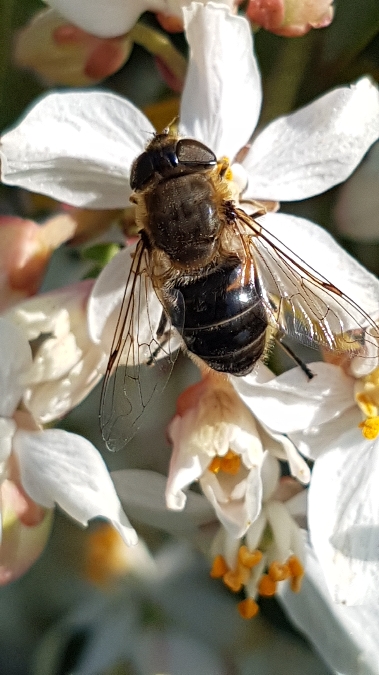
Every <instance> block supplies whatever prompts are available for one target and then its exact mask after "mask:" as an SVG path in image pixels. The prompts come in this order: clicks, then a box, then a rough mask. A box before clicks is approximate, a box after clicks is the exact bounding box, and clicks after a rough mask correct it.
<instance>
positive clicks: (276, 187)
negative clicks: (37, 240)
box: [1, 3, 379, 237]
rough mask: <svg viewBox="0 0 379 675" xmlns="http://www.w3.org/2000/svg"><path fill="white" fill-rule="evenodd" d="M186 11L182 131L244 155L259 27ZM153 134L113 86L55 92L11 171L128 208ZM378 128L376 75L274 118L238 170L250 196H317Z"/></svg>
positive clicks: (72, 198)
mask: <svg viewBox="0 0 379 675" xmlns="http://www.w3.org/2000/svg"><path fill="white" fill-rule="evenodd" d="M183 12H184V19H185V27H186V35H187V39H188V42H189V45H190V62H189V68H188V74H187V79H186V84H185V88H184V92H183V96H182V102H181V112H180V125H179V132H180V134H181V135H185V136H192V137H194V138H197V139H198V140H200V141H203V142H204V143H206V144H207V145H209V147H210V148H212V150H213V151H214V152H215V154H216V155H217V156H218V157H221V156H223V155H226V156H228V157H230V158H231V159H233V158H234V157H235V156H236V154H237V153H238V151H239V150H240V149H241V148H242V147H243V146H244V145H245V144H246V143H247V142H248V141H249V139H250V137H251V135H252V133H253V132H254V129H255V126H256V124H257V121H258V117H259V111H260V106H261V85H260V77H259V71H258V66H257V62H256V60H255V57H254V54H253V51H252V39H251V33H250V28H249V24H248V22H247V21H246V20H245V19H243V18H241V17H238V16H233V15H231V14H230V11H229V9H228V8H227V7H226V6H225V5H216V4H214V3H209V4H207V5H205V6H203V5H201V4H199V3H193V4H192V5H191V6H190V7H186V8H184V9H183ZM236 97H238V106H236V104H235V101H236ZM153 132H154V129H153V128H152V126H151V124H150V122H149V121H148V120H147V119H146V117H145V116H144V115H143V114H142V113H141V112H140V111H139V110H137V109H136V108H135V107H134V106H133V105H132V104H131V103H129V102H128V101H125V100H123V99H121V98H119V97H117V96H114V95H113V94H107V93H103V92H79V93H78V92H77V93H61V94H50V95H48V96H46V97H44V98H43V99H42V100H41V101H40V102H39V103H38V104H37V105H36V106H35V107H34V108H33V109H32V110H31V111H30V112H29V113H28V115H27V116H26V117H25V119H24V120H23V121H22V122H21V124H20V125H19V126H18V127H16V128H15V129H14V130H13V131H10V132H8V133H7V134H5V135H4V137H3V138H2V146H1V151H2V177H3V180H4V182H6V183H9V184H13V185H20V186H22V187H25V188H27V189H30V190H34V191H38V192H43V193H44V194H49V195H50V196H53V197H55V198H56V199H59V200H61V201H65V202H67V203H71V204H75V205H77V206H84V207H92V208H118V207H124V206H126V205H127V202H128V198H129V196H130V187H129V176H130V167H131V163H132V161H133V160H134V159H135V157H136V156H137V155H138V154H140V153H141V152H142V150H143V149H144V147H145V145H146V143H147V141H148V140H149V139H150V138H151V134H152V133H153ZM378 135H379V93H378V89H377V87H375V86H374V85H373V84H372V83H371V82H370V81H369V80H368V79H367V78H364V79H362V80H360V81H359V82H358V83H357V84H356V85H352V86H350V87H340V88H338V89H335V90H334V91H332V92H330V93H328V94H326V95H325V96H322V97H321V98H319V99H318V100H316V101H315V102H314V103H312V104H310V105H308V106H306V107H305V108H302V109H301V110H299V111H298V112H296V113H293V114H291V115H288V116H285V117H282V118H280V119H278V120H276V121H274V122H272V123H271V124H270V125H269V126H268V127H267V128H266V129H265V130H264V131H263V132H262V133H261V134H259V135H258V137H257V138H256V139H255V141H254V143H253V145H252V147H251V148H250V150H249V151H248V153H247V155H246V157H245V159H244V160H243V162H242V164H241V165H238V166H236V165H235V166H234V167H232V168H233V171H234V173H235V175H236V179H237V178H238V181H239V182H240V185H241V186H242V187H245V184H246V183H247V187H246V190H245V192H244V195H243V197H244V198H246V199H250V198H253V199H262V200H271V201H272V200H273V201H278V200H283V199H284V200H294V199H305V198H307V197H310V196H312V195H315V194H318V193H320V192H323V191H324V190H327V189H329V188H331V187H332V186H333V185H336V184H337V183H339V182H341V181H343V180H345V179H346V178H347V177H348V176H349V174H350V173H351V172H352V171H353V170H354V168H355V167H356V166H357V164H358V163H359V162H360V160H361V159H362V157H363V155H364V154H365V153H366V151H367V149H368V148H369V147H370V145H371V144H372V143H373V142H374V141H375V140H376V139H377V138H378ZM273 217H274V216H273ZM282 217H283V218H284V219H285V218H286V217H285V216H282ZM265 225H267V226H268V227H270V223H269V222H268V221H267V220H266V221H265ZM284 225H285V222H284V221H283V224H282V227H283V237H285V231H284V230H285V228H284Z"/></svg>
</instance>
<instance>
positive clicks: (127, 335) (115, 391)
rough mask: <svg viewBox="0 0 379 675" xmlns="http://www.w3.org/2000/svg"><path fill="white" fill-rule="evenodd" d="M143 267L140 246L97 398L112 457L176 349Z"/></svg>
mask: <svg viewBox="0 0 379 675" xmlns="http://www.w3.org/2000/svg"><path fill="white" fill-rule="evenodd" d="M147 263H148V260H147V253H146V250H145V247H144V244H143V242H142V240H140V241H139V242H138V244H137V247H136V251H135V254H134V258H133V262H132V266H131V269H130V272H129V277H128V279H127V282H126V287H125V293H124V297H123V301H122V304H121V309H120V314H119V317H118V321H117V324H116V330H115V334H114V338H113V342H112V348H111V355H110V358H109V362H108V366H107V370H106V374H105V377H104V381H103V387H102V392H101V403H100V425H101V431H102V435H103V438H104V441H105V443H106V444H107V447H108V448H109V449H110V450H112V451H116V450H120V449H121V448H123V447H124V446H125V445H126V443H127V442H128V441H129V440H130V439H131V438H132V437H133V436H134V434H135V432H136V431H137V429H138V427H139V425H140V422H141V417H142V415H143V413H144V411H145V409H146V407H147V406H148V405H149V403H150V402H151V400H152V399H153V397H154V396H155V395H157V394H158V393H160V392H162V390H163V389H164V387H165V385H166V382H167V380H168V378H169V376H170V373H171V370H172V367H173V365H174V362H175V359H176V356H177V349H178V347H179V345H180V340H179V338H178V337H177V336H176V335H175V334H174V332H173V330H172V328H171V325H170V323H169V321H168V320H167V319H166V317H165V314H164V313H163V308H162V305H161V303H160V302H159V300H158V298H157V296H156V294H155V291H154V288H153V284H152V281H151V279H150V277H149V275H148V272H147V270H148V267H147Z"/></svg>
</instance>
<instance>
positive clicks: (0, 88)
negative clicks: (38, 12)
mask: <svg viewBox="0 0 379 675" xmlns="http://www.w3.org/2000/svg"><path fill="white" fill-rule="evenodd" d="M13 10H14V0H0V17H1V34H2V35H1V39H0V107H2V106H4V105H5V96H4V94H5V78H6V76H7V72H8V65H9V60H10V55H11V47H12V39H13Z"/></svg>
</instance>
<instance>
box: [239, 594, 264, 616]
mask: <svg viewBox="0 0 379 675" xmlns="http://www.w3.org/2000/svg"><path fill="white" fill-rule="evenodd" d="M237 609H238V611H239V613H240V615H241V616H242V618H243V619H252V618H253V617H254V616H256V615H257V614H258V611H259V606H258V605H257V603H256V602H255V600H253V598H246V599H245V600H242V601H241V602H239V603H238V605H237Z"/></svg>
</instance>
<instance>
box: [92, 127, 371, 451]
mask: <svg viewBox="0 0 379 675" xmlns="http://www.w3.org/2000/svg"><path fill="white" fill-rule="evenodd" d="M227 171H228V164H227V163H226V162H225V161H221V162H218V161H217V158H216V156H215V155H214V153H213V152H212V151H211V150H210V149H209V148H207V147H206V146H205V145H203V144H202V143H200V142H198V141H196V140H193V139H189V138H179V137H178V136H176V135H175V134H171V133H163V134H158V135H156V136H155V137H154V138H153V140H152V141H151V142H150V143H149V145H148V146H147V148H146V150H145V152H144V153H142V154H141V155H140V156H139V157H137V159H136V160H135V161H134V163H133V166H132V171H131V179H130V183H131V187H132V189H133V190H134V192H133V195H132V198H131V201H132V202H134V203H135V206H136V222H137V224H138V226H139V231H140V240H139V242H138V244H137V247H136V251H135V255H134V259H133V263H132V268H131V271H130V275H129V279H128V282H127V286H126V292H125V297H124V302H123V305H122V308H121V313H120V317H119V321H118V325H117V329H116V334H115V337H114V341H113V347H112V354H111V358H110V362H109V366H108V370H107V374H106V377H105V381H104V386H103V392H102V428H103V436H104V438H105V440H106V442H107V444H108V446H109V447H111V449H117V448H118V447H122V446H123V445H125V442H126V441H127V437H128V432H127V431H126V427H127V425H129V427H130V435H132V434H133V424H129V421H130V420H131V421H132V422H135V421H136V420H137V419H139V418H140V416H141V414H142V412H143V410H144V408H145V407H146V404H147V403H148V402H149V400H150V399H151V397H152V395H153V393H154V391H155V390H156V389H157V388H158V389H161V388H162V387H163V384H164V382H165V378H164V379H163V380H162V381H161V382H159V383H158V384H157V382H154V383H153V380H152V377H151V376H150V374H149V375H146V373H145V374H144V375H143V373H142V366H141V361H145V362H149V363H152V362H154V361H155V360H156V356H157V354H158V353H159V352H163V353H165V354H166V355H167V356H168V361H169V362H170V363H171V365H172V363H173V360H174V359H173V358H172V353H171V350H170V336H171V335H172V328H174V329H176V331H177V333H178V334H179V335H180V337H181V340H182V344H183V343H184V346H185V347H186V349H187V350H188V352H189V353H190V354H192V355H194V357H195V359H196V358H199V359H201V361H202V362H203V363H205V364H206V365H207V366H209V367H210V368H212V369H214V370H217V371H221V372H224V373H228V374H233V375H238V376H241V375H245V374H247V373H249V372H250V371H251V370H252V369H253V367H254V365H255V364H256V363H257V361H258V360H259V359H260V358H261V357H262V355H264V352H265V349H266V346H267V343H268V342H269V340H270V337H271V336H272V334H273V333H280V334H283V333H284V334H290V335H292V336H294V337H296V338H297V339H298V340H300V341H301V342H303V343H305V344H309V345H311V346H315V345H316V346H319V345H321V346H324V347H326V348H328V349H333V350H335V349H337V350H339V351H359V350H363V349H365V347H366V342H367V339H366V338H367V337H369V340H368V341H369V342H370V339H371V346H373V347H374V351H375V353H376V354H377V351H378V347H377V337H378V336H377V329H376V326H375V324H374V323H373V321H372V320H371V319H370V318H369V317H368V316H367V315H366V314H365V313H364V312H363V311H362V310H360V308H359V307H358V306H357V305H356V304H355V303H354V302H353V301H352V300H350V299H349V298H347V297H346V296H345V295H344V294H343V293H342V292H341V291H340V290H338V289H337V288H336V287H335V286H333V284H331V283H330V282H329V281H327V280H326V279H324V278H323V277H322V276H321V275H319V274H318V273H317V272H316V271H315V270H313V269H312V268H311V267H310V266H308V265H307V264H306V263H305V262H304V261H303V260H302V259H300V258H299V257H298V256H296V255H295V254H294V253H292V252H291V251H290V250H289V249H287V248H286V247H285V246H284V245H283V244H282V243H281V242H280V241H278V240H277V239H276V238H275V237H274V236H273V235H271V234H270V233H269V232H268V231H266V230H265V229H264V228H263V227H262V225H261V224H260V223H258V222H257V221H256V220H255V219H254V218H252V217H251V216H249V215H247V214H246V213H245V211H243V210H242V209H240V208H237V207H236V206H235V203H234V201H233V198H232V193H231V190H230V187H229V185H230V183H229V181H228V180H227V177H226V176H227ZM257 211H258V210H257ZM263 213H264V210H261V211H260V212H259V211H258V212H257V213H256V214H255V216H256V217H257V216H259V215H262V214H263ZM154 292H155V294H156V296H157V297H158V299H159V301H160V306H161V312H163V321H162V320H160V321H159V322H158V323H157V321H156V318H154V317H153V312H152V310H151V303H150V300H149V298H151V294H153V295H154ZM142 324H143V325H144V326H145V327H146V325H148V326H149V327H150V329H151V330H150V331H148V332H149V334H150V337H149V338H148V339H147V340H146V337H145V338H144V340H143V341H142V340H141V339H140V338H139V327H140V326H141V325H142ZM368 327H369V328H370V334H369V333H368V330H367V329H368ZM373 333H375V336H374V337H372V335H373ZM120 365H125V366H126V365H127V366H128V369H121V368H118V366H120ZM150 370H151V369H150ZM153 370H156V369H153ZM158 370H159V369H158ZM120 371H121V374H120ZM133 390H135V392H136V395H134V394H133ZM120 391H121V393H120ZM125 418H127V421H126V422H125Z"/></svg>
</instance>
